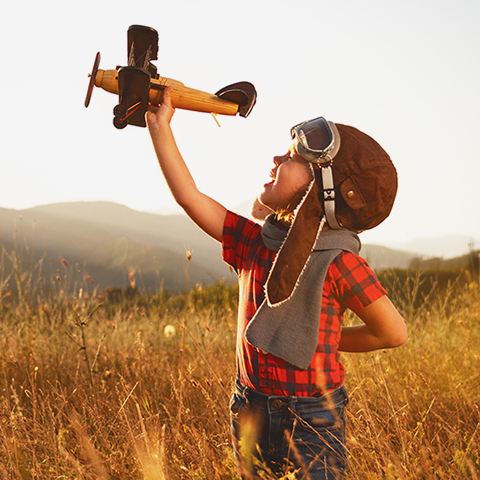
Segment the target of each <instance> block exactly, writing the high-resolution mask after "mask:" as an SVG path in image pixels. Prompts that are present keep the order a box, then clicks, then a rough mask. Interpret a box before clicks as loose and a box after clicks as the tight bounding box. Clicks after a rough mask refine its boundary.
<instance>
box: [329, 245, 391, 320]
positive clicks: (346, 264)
mask: <svg viewBox="0 0 480 480" xmlns="http://www.w3.org/2000/svg"><path fill="white" fill-rule="evenodd" d="M329 273H331V275H332V277H333V280H334V282H333V284H334V285H335V289H336V295H337V296H338V299H339V301H340V303H342V304H343V305H344V306H345V307H346V308H349V309H350V310H352V311H353V312H358V311H360V310H361V309H362V308H365V307H366V306H367V305H370V304H371V303H373V302H374V301H375V300H378V299H379V298H380V297H383V296H384V295H386V294H387V291H386V290H385V289H384V288H383V287H382V285H380V282H379V281H378V278H377V276H376V275H375V273H374V271H373V270H372V269H371V268H370V267H369V265H368V263H367V262H366V261H365V260H364V259H363V258H362V257H359V256H358V255H354V254H353V253H348V252H342V253H340V254H339V255H338V256H337V257H336V258H335V259H334V260H333V262H332V263H331V265H330V269H329Z"/></svg>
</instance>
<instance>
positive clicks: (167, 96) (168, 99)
mask: <svg viewBox="0 0 480 480" xmlns="http://www.w3.org/2000/svg"><path fill="white" fill-rule="evenodd" d="M172 91H173V87H172V86H171V85H170V86H168V87H167V88H166V89H165V90H164V92H163V103H164V104H165V106H167V107H171V106H172Z"/></svg>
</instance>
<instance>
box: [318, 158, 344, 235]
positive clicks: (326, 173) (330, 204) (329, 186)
mask: <svg viewBox="0 0 480 480" xmlns="http://www.w3.org/2000/svg"><path fill="white" fill-rule="evenodd" d="M322 185H323V205H324V209H325V216H326V217H327V222H328V225H329V227H330V228H333V229H334V230H339V229H341V228H342V227H341V226H340V225H339V224H338V222H337V218H336V217H335V185H334V183H333V174H332V167H331V165H328V166H326V167H322Z"/></svg>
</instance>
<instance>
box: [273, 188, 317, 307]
mask: <svg viewBox="0 0 480 480" xmlns="http://www.w3.org/2000/svg"><path fill="white" fill-rule="evenodd" d="M319 191H320V187H319V185H318V182H317V181H315V179H314V180H312V182H311V184H310V187H309V190H308V192H307V193H306V195H305V196H304V198H303V201H302V203H301V204H300V206H299V207H298V208H297V211H296V214H295V219H294V221H293V223H292V226H291V227H290V230H289V232H288V235H287V238H286V239H285V242H284V243H283V245H282V247H281V248H280V250H279V252H278V255H277V257H276V259H275V262H274V264H273V266H272V269H271V271H270V274H269V276H268V279H267V283H266V297H267V302H268V304H269V305H270V306H275V305H278V304H280V303H282V302H284V301H286V300H288V299H289V298H290V296H291V295H292V294H293V292H294V290H295V287H296V285H297V283H298V279H299V278H300V276H301V274H302V272H303V270H304V268H305V265H306V263H307V260H308V258H309V256H310V253H311V251H312V248H313V246H314V245H315V242H316V240H317V237H318V235H319V234H320V231H321V230H322V226H323V221H322V222H321V221H320V219H321V218H322V217H323V207H322V204H321V202H319V200H318V195H319Z"/></svg>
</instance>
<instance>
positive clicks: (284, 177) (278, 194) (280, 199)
mask: <svg viewBox="0 0 480 480" xmlns="http://www.w3.org/2000/svg"><path fill="white" fill-rule="evenodd" d="M273 163H274V164H275V167H274V168H273V169H272V170H271V171H270V177H271V178H272V180H271V181H270V182H269V183H266V184H265V185H264V187H263V191H262V193H261V194H260V195H259V197H258V199H259V201H260V203H262V204H263V205H265V206H267V207H269V208H271V209H272V210H273V211H280V210H285V209H287V207H289V206H291V203H292V200H294V199H295V197H296V196H297V194H299V193H300V192H303V191H305V190H306V188H307V186H308V185H309V183H310V181H311V179H312V173H311V170H310V167H309V165H308V162H307V161H306V160H304V159H303V158H302V157H301V156H300V155H299V154H298V153H297V151H296V150H295V148H294V146H293V145H292V146H291V147H290V148H289V150H288V152H287V153H286V154H285V155H281V156H278V157H274V158H273ZM294 207H295V206H294Z"/></svg>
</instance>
